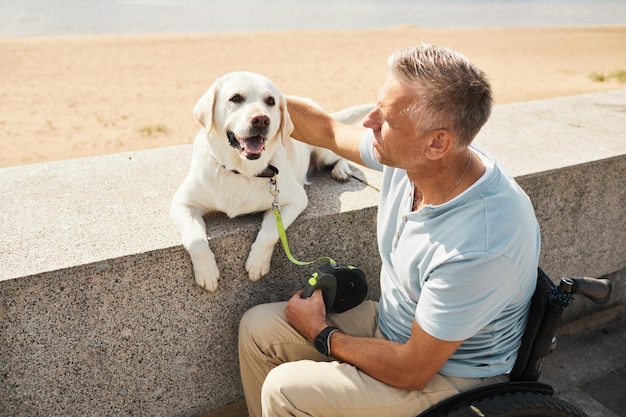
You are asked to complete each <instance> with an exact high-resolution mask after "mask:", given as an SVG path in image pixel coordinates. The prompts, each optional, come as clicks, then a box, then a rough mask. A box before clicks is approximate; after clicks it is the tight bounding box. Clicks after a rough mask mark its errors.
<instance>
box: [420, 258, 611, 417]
mask: <svg viewBox="0 0 626 417" xmlns="http://www.w3.org/2000/svg"><path fill="white" fill-rule="evenodd" d="M611 290H612V288H611V282H610V281H608V280H606V279H594V278H588V277H582V278H562V279H561V282H560V283H559V285H558V286H556V285H555V284H554V283H553V282H552V280H551V279H550V278H549V277H548V276H547V275H546V274H545V272H543V270H542V269H541V268H539V269H538V274H537V288H536V289H535V292H534V294H533V297H532V301H531V305H530V311H529V317H528V322H527V324H526V328H525V331H524V335H523V336H522V344H521V347H520V349H519V351H518V356H517V360H516V362H515V365H514V367H513V370H512V371H511V374H510V376H511V381H510V382H503V383H499V384H494V385H489V386H485V387H481V388H476V389H473V390H469V391H466V392H462V393H460V394H458V395H455V396H453V397H450V398H448V399H446V400H443V401H441V402H439V403H438V404H435V405H434V406H432V407H431V408H429V409H428V410H426V411H424V412H422V413H421V414H419V415H418V416H417V417H478V416H488V417H526V416H537V417H588V416H587V414H585V413H584V412H583V411H582V410H580V409H579V408H578V407H576V406H574V405H573V404H570V403H568V402H567V401H564V400H562V399H560V398H557V397H555V396H554V389H553V388H552V387H551V386H550V385H548V384H544V383H541V382H538V381H537V380H538V379H539V376H540V374H541V368H542V366H543V362H544V359H545V358H546V356H548V354H550V352H552V351H553V350H554V349H555V348H556V334H557V331H558V328H559V325H560V323H561V319H562V317H563V311H564V310H565V309H566V308H567V307H568V306H569V303H570V302H571V301H572V300H573V295H574V294H578V295H583V296H585V297H587V298H588V299H590V300H592V301H594V302H596V303H599V304H604V303H607V302H608V300H609V298H610V296H611Z"/></svg>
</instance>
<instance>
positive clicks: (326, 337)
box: [315, 326, 339, 356]
mask: <svg viewBox="0 0 626 417" xmlns="http://www.w3.org/2000/svg"><path fill="white" fill-rule="evenodd" d="M338 331H339V329H338V328H336V327H335V326H327V327H326V328H325V329H324V330H322V331H321V332H320V334H318V335H317V337H316V338H315V340H316V342H317V343H316V348H317V350H318V351H319V352H320V353H322V354H324V355H326V356H330V336H331V335H332V334H333V333H335V332H338ZM318 343H319V344H320V345H321V346H317V344H318Z"/></svg>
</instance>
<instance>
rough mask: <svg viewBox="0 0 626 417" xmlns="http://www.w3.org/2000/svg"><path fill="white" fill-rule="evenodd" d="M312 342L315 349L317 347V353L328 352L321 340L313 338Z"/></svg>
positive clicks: (326, 353) (325, 353)
mask: <svg viewBox="0 0 626 417" xmlns="http://www.w3.org/2000/svg"><path fill="white" fill-rule="evenodd" d="M313 343H314V344H315V349H317V351H318V352H319V353H321V354H323V355H328V352H327V351H326V343H324V341H323V340H320V339H315V341H314V342H313Z"/></svg>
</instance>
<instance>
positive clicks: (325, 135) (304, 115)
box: [287, 97, 365, 165]
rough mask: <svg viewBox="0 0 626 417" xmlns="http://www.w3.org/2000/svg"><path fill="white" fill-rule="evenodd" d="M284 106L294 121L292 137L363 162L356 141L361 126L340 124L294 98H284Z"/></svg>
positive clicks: (361, 133) (360, 133)
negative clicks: (285, 101)
mask: <svg viewBox="0 0 626 417" xmlns="http://www.w3.org/2000/svg"><path fill="white" fill-rule="evenodd" d="M287 109H288V111H289V115H290V116H291V120H292V121H293V124H294V131H293V133H292V134H291V136H293V137H294V138H296V139H297V140H299V141H301V142H305V143H308V144H310V145H315V146H321V147H323V148H327V149H330V150H332V151H333V152H335V153H336V154H337V155H340V156H342V157H344V158H346V159H348V160H350V161H352V162H355V163H357V164H360V165H363V160H362V159H361V154H360V152H359V144H360V142H361V137H362V136H363V133H364V132H365V128H364V127H359V126H352V125H347V124H343V123H340V122H338V121H336V120H335V119H333V118H332V117H330V116H329V115H328V114H326V113H324V112H323V111H320V110H318V109H316V108H315V107H313V106H311V105H309V104H308V103H306V102H304V101H301V100H298V99H297V98H296V97H287Z"/></svg>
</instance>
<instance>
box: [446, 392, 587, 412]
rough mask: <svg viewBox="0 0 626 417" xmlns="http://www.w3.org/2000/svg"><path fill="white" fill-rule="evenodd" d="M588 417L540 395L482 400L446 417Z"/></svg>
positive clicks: (546, 396)
mask: <svg viewBox="0 0 626 417" xmlns="http://www.w3.org/2000/svg"><path fill="white" fill-rule="evenodd" d="M478 416H485V417H588V416H587V414H585V413H584V412H583V411H582V410H580V409H579V408H577V407H576V406H574V405H572V404H570V403H568V402H567V401H563V400H561V399H559V398H556V397H552V396H549V395H542V394H530V393H513V394H506V395H503V396H496V397H490V398H484V399H482V400H479V401H474V402H472V405H471V406H464V407H463V408H462V409H459V410H455V411H453V412H452V413H450V414H448V417H478Z"/></svg>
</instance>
